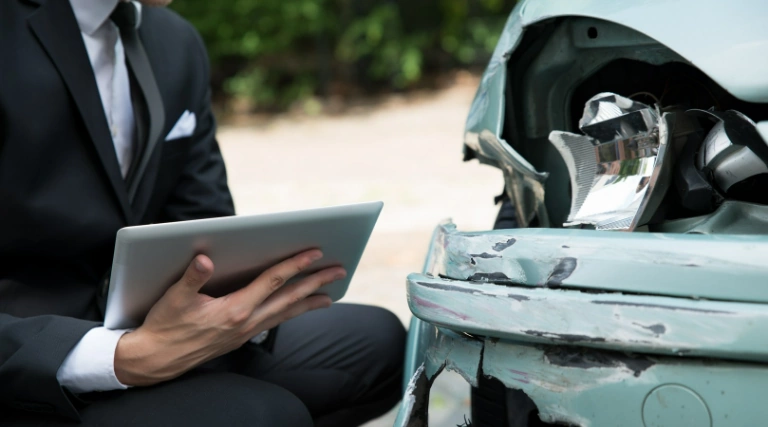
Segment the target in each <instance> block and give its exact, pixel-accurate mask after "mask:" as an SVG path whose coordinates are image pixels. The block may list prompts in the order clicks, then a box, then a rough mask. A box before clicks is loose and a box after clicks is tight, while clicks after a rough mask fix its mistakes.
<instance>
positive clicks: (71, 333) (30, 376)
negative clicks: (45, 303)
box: [0, 313, 98, 419]
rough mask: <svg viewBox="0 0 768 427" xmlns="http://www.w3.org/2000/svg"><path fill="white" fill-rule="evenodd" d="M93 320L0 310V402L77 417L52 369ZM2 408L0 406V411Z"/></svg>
mask: <svg viewBox="0 0 768 427" xmlns="http://www.w3.org/2000/svg"><path fill="white" fill-rule="evenodd" d="M96 326H98V323H96V322H90V321H86V320H79V319H74V318H71V317H63V316H53V315H47V316H36V317H29V318H23V319H22V318H18V317H14V316H11V315H8V314H4V313H0V406H6V407H11V408H16V409H21V410H27V411H35V412H45V413H55V414H59V415H63V416H66V417H69V418H73V419H79V416H78V414H77V411H76V410H75V407H74V406H73V400H72V395H71V394H70V393H69V392H67V391H66V390H65V389H63V388H62V387H61V386H60V385H59V382H58V380H57V379H56V373H57V372H58V370H59V366H61V364H62V362H63V361H64V359H65V358H66V357H67V355H68V354H69V352H70V350H71V349H72V348H73V347H74V346H75V345H76V344H77V343H78V342H79V341H80V339H81V338H82V337H83V335H85V334H86V333H87V332H88V331H89V330H90V329H91V328H93V327H96ZM1 412H2V409H0V413H1Z"/></svg>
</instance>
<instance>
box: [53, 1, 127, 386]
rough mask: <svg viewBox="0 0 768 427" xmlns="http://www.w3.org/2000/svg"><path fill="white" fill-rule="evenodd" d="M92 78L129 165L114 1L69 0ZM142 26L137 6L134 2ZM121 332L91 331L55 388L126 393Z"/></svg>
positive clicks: (124, 72)
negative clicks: (119, 372)
mask: <svg viewBox="0 0 768 427" xmlns="http://www.w3.org/2000/svg"><path fill="white" fill-rule="evenodd" d="M69 2H70V4H71V5H72V10H73V11H74V12H75V18H76V19H77V24H78V26H79V27H80V33H81V35H82V36H83V42H84V43H85V49H86V50H87V51H88V58H89V59H90V61H91V68H93V74H94V76H95V77H96V85H97V86H98V88H99V95H100V97H101V104H102V106H103V107H104V114H105V116H106V118H107V123H108V124H109V129H110V131H111V133H112V142H113V143H114V144H115V154H116V155H117V161H118V163H119V164H120V171H121V172H122V174H123V177H125V176H126V175H127V173H128V169H129V168H130V167H131V161H133V154H134V147H133V138H134V130H135V121H134V117H133V105H132V103H131V89H130V81H129V79H128V68H127V67H126V65H125V54H124V52H123V43H122V41H121V40H120V31H118V29H117V26H116V25H115V24H114V23H113V22H112V21H111V20H110V19H109V15H110V14H111V13H112V11H113V10H114V9H115V6H117V3H118V0H69ZM134 4H135V5H136V7H137V13H138V14H139V15H138V16H139V20H138V21H137V25H138V24H140V23H141V4H139V3H136V2H134ZM125 332H126V331H124V330H115V331H113V330H109V329H106V328H104V327H98V328H94V329H91V330H90V331H89V332H88V333H86V334H85V335H84V336H83V338H82V339H81V340H80V342H78V343H77V345H76V346H75V348H73V349H72V351H71V352H70V353H69V355H68V356H67V358H66V359H64V363H62V365H61V367H59V371H58V372H57V373H56V378H57V379H58V380H59V384H60V385H61V386H63V387H66V388H67V389H69V390H70V391H71V392H73V393H86V392H91V391H104V390H117V389H125V388H127V386H125V385H124V384H121V383H120V381H118V380H117V377H116V376H115V365H114V363H115V349H116V348H117V342H118V341H119V340H120V337H122V336H123V334H124V333H125Z"/></svg>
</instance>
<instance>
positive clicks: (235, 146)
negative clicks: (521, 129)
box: [219, 79, 503, 427]
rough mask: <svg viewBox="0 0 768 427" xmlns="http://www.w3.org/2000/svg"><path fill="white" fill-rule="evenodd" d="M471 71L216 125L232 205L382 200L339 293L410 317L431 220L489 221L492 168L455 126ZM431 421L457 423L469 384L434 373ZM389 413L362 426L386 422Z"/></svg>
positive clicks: (248, 209) (259, 209)
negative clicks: (320, 107) (410, 286)
mask: <svg viewBox="0 0 768 427" xmlns="http://www.w3.org/2000/svg"><path fill="white" fill-rule="evenodd" d="M476 84H477V83H476V80H474V79H469V81H467V79H464V82H463V83H457V84H456V85H454V86H453V87H451V88H449V89H446V90H443V91H440V92H437V93H431V94H423V95H420V96H417V97H413V96H409V97H408V98H399V97H392V98H390V99H388V100H386V101H385V102H383V103H382V104H381V105H379V106H377V107H366V108H364V109H361V110H359V111H351V112H350V113H348V114H345V115H343V116H337V117H315V118H302V117H297V116H287V117H283V118H279V119H276V120H273V121H269V122H268V123H261V124H254V125H250V126H224V127H222V128H221V129H220V131H219V141H220V143H221V147H222V151H223V153H224V157H225V160H226V162H227V165H228V167H229V169H228V170H229V180H230V186H231V189H232V192H233V194H234V198H235V204H236V206H237V210H238V213H240V214H252V213H263V212H275V211H282V210H292V209H300V208H310V207H320V206H330V205H336V204H343V203H354V202H362V201H370V200H383V201H384V210H383V212H382V215H381V217H380V219H379V222H378V224H377V226H376V229H375V231H374V233H373V235H372V237H371V240H370V242H369V245H368V248H367V249H366V252H365V255H364V256H363V259H362V261H361V263H360V266H359V268H358V271H357V273H356V274H355V276H354V278H353V281H352V285H351V287H350V290H349V292H348V293H347V296H346V297H345V298H344V301H349V302H360V303H366V304H373V305H380V306H384V307H386V308H388V309H390V310H392V311H393V312H394V313H396V314H397V315H398V316H399V317H400V319H401V320H402V321H403V323H405V324H407V323H408V321H409V319H410V311H409V310H408V306H407V304H406V299H405V286H404V284H405V277H406V276H407V275H408V274H409V273H411V272H417V271H420V270H421V267H422V263H423V261H424V255H425V252H426V249H427V244H428V242H429V238H430V235H431V233H432V230H433V228H434V226H435V225H436V224H437V223H438V222H439V221H441V220H442V219H444V218H448V217H451V218H453V220H454V222H455V223H456V224H457V225H458V226H459V228H461V229H464V230H472V229H477V230H481V229H488V228H489V227H490V226H491V225H492V223H493V219H494V216H495V214H496V208H495V207H494V206H493V197H494V196H496V195H497V194H498V193H499V192H500V191H501V189H502V185H503V183H502V177H501V172H500V171H498V170H497V169H494V168H490V167H487V166H482V165H478V164H477V163H476V162H470V163H463V162H462V161H461V159H462V153H461V141H462V131H463V125H464V119H465V117H466V114H467V111H468V108H469V104H470V101H471V99H472V96H473V95H474V91H475V88H476ZM433 390H434V392H433V396H432V401H431V409H432V411H431V414H432V416H431V420H432V423H431V424H433V425H457V424H462V423H463V420H462V417H463V414H468V413H469V409H468V386H467V385H466V383H464V381H463V380H461V379H460V378H458V377H457V376H452V375H450V374H443V375H442V376H441V377H440V378H438V381H437V385H436V386H435V388H434V389H433ZM393 419H394V413H390V414H388V415H387V416H385V417H383V418H381V419H379V420H376V421H374V422H371V423H369V424H367V425H366V427H379V426H385V425H392V421H393Z"/></svg>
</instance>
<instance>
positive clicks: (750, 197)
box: [396, 0, 768, 427]
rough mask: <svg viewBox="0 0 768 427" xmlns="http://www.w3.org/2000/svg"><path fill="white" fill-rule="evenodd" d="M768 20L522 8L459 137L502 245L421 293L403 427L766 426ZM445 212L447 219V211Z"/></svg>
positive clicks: (452, 246)
mask: <svg viewBox="0 0 768 427" xmlns="http://www.w3.org/2000/svg"><path fill="white" fill-rule="evenodd" d="M766 17H768V2H765V1H762V0H754V1H747V0H743V1H739V0H733V1H729V2H724V1H704V0H676V1H662V0H642V1H633V2H629V1H618V0H611V1H608V0H529V1H522V2H520V3H519V4H518V6H517V7H516V8H515V10H514V11H513V12H512V14H511V16H510V18H509V21H508V22H507V25H506V27H505V29H504V32H503V34H502V35H501V39H500V41H499V43H498V46H497V48H496V51H495V53H494V54H493V57H492V59H491V61H490V63H489V65H488V68H487V70H486V71H485V74H484V75H483V77H482V81H481V83H480V87H479V89H478V92H477V95H476V97H475V100H474V101H473V103H472V107H471V111H470V113H469V117H468V119H467V125H466V132H465V135H464V154H465V159H466V160H471V159H477V160H479V161H480V162H481V163H486V164H490V165H493V166H496V167H498V168H500V169H501V170H502V171H503V173H504V180H505V182H504V184H505V190H504V193H503V194H502V195H501V196H500V197H499V203H500V204H501V210H500V213H499V217H498V219H497V221H496V224H495V226H494V230H492V231H485V232H472V233H467V232H461V231H459V230H457V228H456V226H455V225H453V224H451V223H444V224H440V225H439V226H438V227H437V229H436V231H435V233H434V237H433V239H432V243H431V247H430V249H429V251H428V255H427V259H426V262H425V266H424V270H423V271H422V272H421V273H418V274H412V275H410V276H409V277H408V280H407V287H408V303H409V306H410V308H411V311H412V312H413V314H414V316H415V317H414V320H413V321H412V323H411V328H410V332H409V346H408V354H407V357H406V376H407V378H405V381H404V383H405V384H404V390H405V392H404V399H403V402H402V404H401V407H400V412H399V414H398V419H397V421H396V425H397V426H424V425H428V411H427V409H428V408H427V406H428V400H429V399H428V397H429V388H430V386H431V384H432V382H433V381H434V379H435V377H436V376H437V375H439V374H440V372H441V371H443V370H451V371H455V372H458V373H459V374H461V375H462V376H463V377H464V378H465V379H466V380H467V382H469V383H470V384H471V385H472V416H471V425H472V426H486V425H493V426H511V427H518V426H529V425H530V426H536V425H570V426H646V427H650V426H667V427H678V426H762V425H768V405H766V403H765V402H766V398H765V396H766V392H767V391H768V237H766V235H767V234H768V206H766V205H768V24H767V23H766ZM448 214H449V213H448Z"/></svg>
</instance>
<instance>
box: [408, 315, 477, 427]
mask: <svg viewBox="0 0 768 427" xmlns="http://www.w3.org/2000/svg"><path fill="white" fill-rule="evenodd" d="M422 340H423V341H422V343H423V344H424V348H426V352H425V353H426V354H425V357H424V363H422V365H421V366H419V368H418V369H416V371H415V372H414V374H413V376H412V377H411V380H410V382H409V383H408V386H407V387H406V389H405V392H404V394H403V403H402V404H401V405H400V409H399V412H398V415H397V420H396V421H395V424H394V425H395V426H410V427H421V426H427V425H429V423H428V415H427V412H428V409H429V407H428V406H429V389H430V387H432V383H433V382H434V380H435V378H436V377H437V376H438V375H440V373H441V372H442V371H443V370H449V371H454V372H456V373H458V374H459V375H461V376H462V377H463V378H464V379H465V380H466V381H467V382H468V383H469V384H471V385H473V386H477V376H478V375H479V369H480V362H481V359H482V351H483V341H482V340H477V339H470V338H468V337H466V336H462V335H459V334H457V333H455V332H452V331H446V330H438V328H435V327H434V326H433V325H428V326H427V330H426V331H425V333H424V334H423V335H422Z"/></svg>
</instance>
